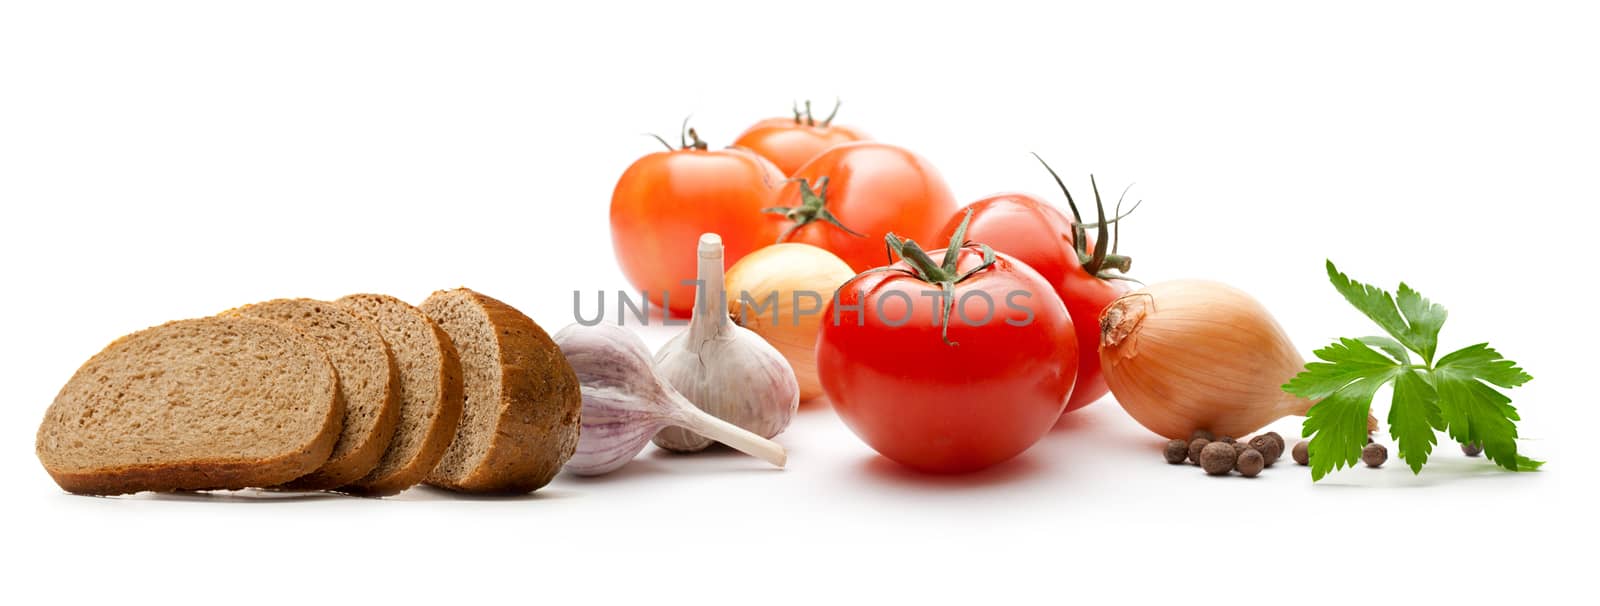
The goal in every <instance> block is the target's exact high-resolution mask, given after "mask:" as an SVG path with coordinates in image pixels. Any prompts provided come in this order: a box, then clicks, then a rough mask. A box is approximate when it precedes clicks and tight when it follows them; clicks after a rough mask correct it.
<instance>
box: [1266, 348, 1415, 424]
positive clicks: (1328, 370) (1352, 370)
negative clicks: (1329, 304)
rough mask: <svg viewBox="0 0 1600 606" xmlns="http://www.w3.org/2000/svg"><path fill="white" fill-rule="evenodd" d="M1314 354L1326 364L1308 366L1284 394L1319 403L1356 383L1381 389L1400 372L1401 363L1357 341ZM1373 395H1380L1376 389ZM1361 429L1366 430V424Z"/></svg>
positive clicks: (1289, 384)
mask: <svg viewBox="0 0 1600 606" xmlns="http://www.w3.org/2000/svg"><path fill="white" fill-rule="evenodd" d="M1315 353H1316V356H1317V357H1318V358H1321V359H1323V360H1326V362H1312V363H1310V364H1306V369H1305V370H1304V371H1302V372H1301V373H1300V374H1297V375H1295V376H1294V378H1293V379H1289V383H1288V384H1286V385H1284V386H1283V390H1284V391H1287V392H1289V393H1292V394H1294V395H1297V396H1300V397H1302V398H1305V399H1308V400H1319V399H1322V398H1326V397H1328V396H1330V395H1332V394H1333V393H1334V392H1337V391H1339V390H1341V389H1344V388H1345V387H1347V386H1349V385H1350V384H1351V383H1353V382H1357V381H1370V382H1373V383H1374V384H1376V385H1382V384H1383V383H1385V382H1387V381H1388V380H1389V379H1391V378H1393V377H1394V374H1395V373H1398V372H1400V365H1399V363H1398V362H1395V361H1394V360H1393V359H1391V358H1389V357H1388V356H1385V355H1383V354H1381V353H1378V352H1377V351H1376V350H1374V349H1372V348H1371V347H1367V344H1366V343H1364V342H1362V341H1360V340H1358V339H1339V342H1338V343H1334V344H1332V345H1329V346H1327V347H1324V348H1322V349H1319V350H1317V351H1316V352H1315ZM1373 391H1377V387H1376V386H1374V387H1373ZM1368 398H1369V399H1370V398H1371V396H1370V395H1369V396H1368ZM1362 426H1363V427H1365V424H1363V425H1362ZM1362 443H1363V444H1365V443H1366V442H1365V441H1363V442H1362Z"/></svg>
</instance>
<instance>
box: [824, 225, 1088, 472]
mask: <svg viewBox="0 0 1600 606" xmlns="http://www.w3.org/2000/svg"><path fill="white" fill-rule="evenodd" d="M945 254H946V253H945V252H943V251H939V252H935V253H932V254H931V256H930V259H931V260H932V262H933V263H936V264H937V263H941V262H942V261H943V259H944V257H945ZM958 255H959V256H958V257H957V259H958V264H957V267H956V268H955V269H956V272H954V273H958V274H959V273H965V272H969V271H972V270H973V269H974V268H978V267H981V266H982V263H983V253H981V252H980V250H979V248H978V247H977V246H967V247H964V248H962V249H960V251H959V253H958ZM916 267H917V266H916V265H915V264H913V263H908V262H907V261H904V260H902V261H901V262H899V263H896V264H894V265H892V266H891V268H892V269H891V270H890V271H882V272H872V273H866V274H862V275H859V276H856V277H855V278H854V279H852V280H851V281H850V282H847V283H845V285H844V286H843V287H841V288H840V289H839V293H838V296H837V297H836V298H835V300H834V301H833V302H832V303H830V305H829V307H828V310H827V311H826V312H825V313H826V314H827V315H825V316H823V322H822V331H821V333H820V334H819V335H818V337H817V371H818V374H819V375H820V378H821V379H822V386H823V389H824V390H825V391H826V392H827V394H828V397H829V398H830V399H831V400H832V401H833V407H834V410H837V411H838V413H839V416H840V418H842V419H844V422H845V424H846V425H848V426H849V427H850V429H851V430H852V431H854V432H855V434H856V435H857V436H860V437H861V439H862V440H864V441H866V443H867V444H868V445H869V446H871V447H872V448H873V449H875V450H877V451H878V452H879V453H880V454H882V455H883V456H885V457H888V458H890V459H892V460H894V461H896V462H899V463H901V464H904V465H907V466H909V467H912V468H915V469H919V470H923V471H928V472H936V473H959V472H968V471H975V470H978V469H983V468H985V467H989V466H991V465H994V464H996V463H1000V462H1002V461H1005V460H1007V459H1010V458H1012V457H1014V456H1016V455H1017V454H1019V453H1021V452H1022V451H1024V450H1027V448H1028V447H1029V446H1032V445H1033V444H1034V442H1037V441H1038V440H1039V438H1041V437H1043V436H1044V435H1045V434H1046V433H1048V432H1049V430H1050V427H1051V426H1053V425H1054V424H1055V422H1056V419H1057V418H1059V417H1060V416H1061V409H1062V407H1063V406H1064V405H1065V404H1066V401H1067V397H1068V394H1070V393H1071V392H1072V384H1073V381H1074V380H1075V378H1076V377H1077V370H1078V369H1077V365H1078V341H1077V337H1076V335H1075V334H1074V331H1073V326H1072V318H1071V317H1070V316H1068V315H1067V310H1066V308H1065V307H1064V306H1063V305H1062V304H1061V300H1060V299H1059V298H1057V297H1056V295H1055V292H1054V290H1053V289H1051V287H1050V284H1049V283H1047V282H1045V280H1044V278H1042V277H1040V276H1039V274H1038V272H1035V271H1033V270H1032V269H1029V268H1028V266H1027V265H1024V264H1022V263H1021V262H1019V261H1017V260H1016V259H1013V258H1011V257H1009V256H1007V255H1005V254H1003V253H1002V254H997V255H995V256H994V263H993V264H992V265H990V266H988V267H986V268H983V269H979V270H977V271H976V272H975V273H973V274H971V275H970V277H967V278H965V279H962V280H960V281H957V282H955V283H954V286H953V289H952V292H953V301H954V304H953V307H954V308H955V310H953V311H951V312H950V314H949V324H948V335H945V334H943V330H944V328H945V325H943V324H941V322H940V318H941V314H942V305H941V304H940V303H939V302H936V301H935V298H936V297H934V296H932V295H929V294H926V293H928V292H929V291H932V292H934V293H938V292H941V289H940V287H939V286H936V285H934V284H932V283H930V282H928V281H925V280H924V279H921V278H919V277H917V275H914V274H915V272H917V269H916ZM935 269H937V268H935ZM923 275H926V274H923ZM936 281H937V280H936ZM984 295H987V297H988V300H989V301H992V302H993V306H992V308H991V307H990V306H989V305H987V304H986V302H985V299H984ZM941 300H942V299H941ZM990 309H993V313H992V317H989V318H987V319H985V316H986V315H990V314H989V313H988V312H989V310H990ZM963 310H964V311H965V313H962V311H963ZM985 320H986V321H985ZM1091 332H1092V331H1091ZM946 336H948V339H949V341H948V342H947V341H946V340H945V337H946Z"/></svg>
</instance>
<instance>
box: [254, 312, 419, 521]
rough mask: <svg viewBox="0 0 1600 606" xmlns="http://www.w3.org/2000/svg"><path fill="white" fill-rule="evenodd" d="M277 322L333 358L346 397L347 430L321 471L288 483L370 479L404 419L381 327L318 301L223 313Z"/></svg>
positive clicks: (329, 484) (316, 486)
mask: <svg viewBox="0 0 1600 606" xmlns="http://www.w3.org/2000/svg"><path fill="white" fill-rule="evenodd" d="M222 315H224V316H246V317H251V318H257V319H261V320H267V321H271V322H277V323H279V324H284V325H286V326H289V327H290V328H294V329H296V330H299V331H300V332H303V333H306V334H307V335H309V336H310V337H311V338H312V339H314V340H316V342H317V344H318V345H321V346H322V348H323V349H324V350H327V352H328V356H329V357H330V358H332V359H333V368H334V370H336V371H338V373H339V391H340V392H341V393H342V394H343V396H344V429H343V430H341V432H340V434H339V441H338V442H337V443H335V444H334V445H333V455H332V456H330V457H328V462H326V463H323V464H322V467H321V468H320V469H318V470H316V471H313V472H311V473H310V474H309V475H306V476H304V477H300V478H296V479H295V480H294V481H292V482H289V483H287V484H284V485H283V486H282V487H283V488H290V489H296V490H329V489H333V488H338V487H340V486H344V485H345V484H349V483H351V482H354V481H356V480H359V479H361V478H362V477H364V476H366V475H367V474H368V473H369V472H371V471H372V470H373V468H375V467H377V466H378V461H379V460H380V459H382V458H383V453H384V451H385V450H388V448H389V441H390V440H391V439H393V438H394V427H395V424H396V422H398V421H399V419H400V387H399V384H400V373H399V371H398V370H396V369H395V365H394V360H393V357H392V356H390V355H389V347H388V345H385V344H384V342H383V336H382V335H380V334H379V333H378V327H377V325H375V324H373V323H372V322H370V321H367V320H364V319H362V318H360V317H357V316H356V315H355V314H353V313H351V312H350V311H348V310H346V309H345V308H344V307H342V306H340V305H336V304H334V303H330V302H327V301H317V300H313V299H275V300H272V301H267V302H264V303H256V304H254V305H246V306H244V307H240V308H238V309H232V310H229V311H226V312H223V314H222Z"/></svg>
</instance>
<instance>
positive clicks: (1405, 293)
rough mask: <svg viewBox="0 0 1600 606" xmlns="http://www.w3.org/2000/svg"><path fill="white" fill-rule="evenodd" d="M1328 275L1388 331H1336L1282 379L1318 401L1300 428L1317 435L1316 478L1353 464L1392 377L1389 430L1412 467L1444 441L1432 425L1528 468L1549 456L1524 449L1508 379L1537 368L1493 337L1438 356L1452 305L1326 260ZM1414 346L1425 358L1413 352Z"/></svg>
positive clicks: (1510, 465)
mask: <svg viewBox="0 0 1600 606" xmlns="http://www.w3.org/2000/svg"><path fill="white" fill-rule="evenodd" d="M1328 279H1329V280H1330V281H1332V282H1333V287H1334V288H1335V289H1338V291H1339V293H1340V294H1342V295H1344V298H1345V299H1346V300H1348V301H1350V304H1351V305H1354V306H1355V307H1356V309H1358V310H1360V311H1361V313H1363V314H1366V316H1367V317H1368V318H1371V319H1372V321H1373V322H1376V323H1377V324H1378V326H1379V327H1381V328H1383V331H1384V332H1386V333H1388V336H1375V337H1362V338H1359V339H1339V340H1338V342H1335V343H1333V344H1331V345H1328V346H1327V347H1324V348H1322V349H1319V350H1317V351H1316V356H1317V358H1319V359H1321V360H1322V361H1320V362H1311V363H1309V364H1306V369H1305V370H1304V371H1302V372H1301V373H1300V374H1298V375H1295V377H1294V378H1293V379H1290V380H1289V383H1288V384H1286V385H1284V386H1283V389H1284V391H1287V392H1289V393H1291V394H1294V395H1297V396H1300V397H1303V398H1307V399H1311V400H1318V402H1317V403H1316V404H1315V405H1313V406H1312V407H1311V410H1310V412H1309V413H1307V415H1306V422H1305V425H1304V428H1303V430H1302V433H1303V434H1304V435H1305V436H1306V437H1310V438H1311V446H1310V454H1311V479H1312V480H1313V481H1316V480H1320V479H1322V477H1323V476H1326V475H1328V473H1329V472H1331V471H1333V470H1335V469H1341V468H1343V467H1346V466H1350V467H1354V466H1355V464H1356V462H1357V461H1358V460H1360V458H1361V448H1362V447H1363V446H1365V445H1366V443H1367V415H1368V414H1369V412H1370V409H1371V408H1372V399H1373V396H1374V395H1376V394H1377V392H1378V388H1380V387H1382V386H1384V385H1385V384H1391V383H1392V384H1393V389H1392V390H1391V391H1392V392H1393V400H1392V402H1391V403H1390V406H1389V435H1390V436H1391V437H1393V438H1394V441H1395V443H1396V444H1397V446H1398V448H1399V451H1400V458H1401V459H1403V460H1405V462H1406V465H1408V466H1410V467H1411V471H1412V473H1419V472H1421V471H1422V466H1423V464H1424V463H1427V462H1428V455H1429V454H1430V453H1432V452H1433V447H1434V445H1435V444H1437V443H1438V442H1437V439H1436V438H1435V435H1434V432H1435V431H1436V430H1437V431H1444V432H1447V433H1448V434H1449V436H1450V438H1451V439H1452V440H1455V441H1456V442H1460V443H1462V444H1479V445H1481V446H1482V447H1483V452H1484V454H1485V455H1487V456H1488V457H1489V459H1490V460H1491V461H1494V462H1495V463H1496V464H1498V465H1499V466H1501V467H1504V468H1506V469H1509V470H1512V471H1531V470H1534V469H1538V468H1539V466H1540V465H1543V464H1544V463H1543V462H1542V461H1535V460H1533V459H1530V458H1528V457H1526V456H1523V455H1522V454H1520V453H1518V452H1517V425H1516V422H1517V421H1519V420H1521V417H1519V416H1517V409H1516V408H1513V407H1512V406H1511V398H1509V397H1506V395H1505V394H1503V393H1501V392H1500V390H1498V389H1495V387H1501V388H1505V389H1510V388H1513V387H1516V386H1518V385H1522V384H1523V383H1527V382H1528V381H1530V380H1532V379H1533V377H1531V376H1528V373H1526V372H1523V370H1522V369H1521V368H1518V367H1517V364H1516V362H1512V361H1511V360H1507V359H1505V358H1504V357H1502V356H1501V355H1500V352H1497V351H1495V350H1494V349H1493V348H1491V347H1489V344H1488V343H1479V344H1477V345H1471V346H1468V347H1465V348H1462V349H1460V350H1457V351H1454V352H1451V353H1448V354H1445V355H1444V356H1443V357H1441V358H1438V360H1437V361H1435V359H1434V355H1435V354H1436V353H1437V351H1438V346H1439V329H1440V328H1442V327H1444V321H1445V317H1446V316H1447V315H1449V314H1448V313H1447V312H1446V311H1445V309H1444V307H1443V306H1440V305H1438V304H1436V303H1434V302H1432V301H1429V300H1428V299H1427V298H1425V297H1423V296H1422V295H1421V294H1419V293H1417V291H1415V290H1412V289H1411V287H1410V286H1407V285H1405V283H1401V284H1400V289H1399V291H1398V294H1397V295H1390V294H1389V293H1388V292H1387V291H1385V290H1383V289H1380V288H1377V287H1375V286H1371V285H1367V284H1362V283H1360V282H1356V281H1354V280H1351V279H1350V277H1349V276H1346V275H1344V274H1342V273H1339V270H1338V268H1336V267H1334V266H1333V261H1328ZM1413 353H1414V354H1416V356H1417V358H1418V359H1414V358H1412V355H1411V354H1413Z"/></svg>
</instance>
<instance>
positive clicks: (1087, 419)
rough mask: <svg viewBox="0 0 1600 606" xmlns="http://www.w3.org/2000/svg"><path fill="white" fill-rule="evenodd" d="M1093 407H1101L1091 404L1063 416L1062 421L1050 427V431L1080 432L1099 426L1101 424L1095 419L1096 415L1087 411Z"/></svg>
mask: <svg viewBox="0 0 1600 606" xmlns="http://www.w3.org/2000/svg"><path fill="white" fill-rule="evenodd" d="M1091 406H1099V404H1090V405H1089V406H1085V407H1083V408H1079V409H1077V410H1074V411H1072V412H1069V413H1066V414H1063V415H1061V418H1060V419H1056V424H1055V425H1054V426H1051V427H1050V431H1052V432H1057V431H1080V430H1084V429H1088V428H1090V427H1094V426H1096V425H1099V424H1100V423H1099V422H1098V421H1097V420H1096V419H1095V418H1094V415H1093V414H1092V413H1090V412H1088V411H1087V410H1086V409H1088V408H1089V407H1091Z"/></svg>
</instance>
